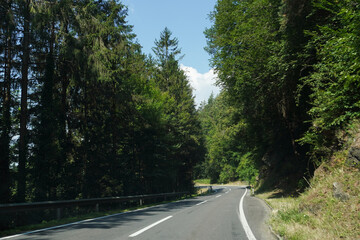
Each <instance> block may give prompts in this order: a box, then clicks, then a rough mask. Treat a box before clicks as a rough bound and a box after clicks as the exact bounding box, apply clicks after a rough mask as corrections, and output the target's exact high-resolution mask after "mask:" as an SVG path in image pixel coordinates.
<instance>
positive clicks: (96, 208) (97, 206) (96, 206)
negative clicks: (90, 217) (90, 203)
mask: <svg viewBox="0 0 360 240" xmlns="http://www.w3.org/2000/svg"><path fill="white" fill-rule="evenodd" d="M95 212H99V203H97V204H95Z"/></svg>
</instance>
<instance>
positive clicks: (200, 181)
mask: <svg viewBox="0 0 360 240" xmlns="http://www.w3.org/2000/svg"><path fill="white" fill-rule="evenodd" d="M194 183H195V185H197V186H200V185H210V178H204V179H196V180H194Z"/></svg>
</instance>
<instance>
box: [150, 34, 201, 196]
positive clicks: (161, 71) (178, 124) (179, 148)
mask: <svg viewBox="0 0 360 240" xmlns="http://www.w3.org/2000/svg"><path fill="white" fill-rule="evenodd" d="M171 35H172V34H171V31H170V30H169V29H168V28H165V29H164V31H163V32H161V34H160V39H159V40H156V41H155V45H156V46H155V47H154V48H153V51H154V53H155V55H156V56H157V59H156V60H157V66H158V67H157V70H156V72H155V82H156V84H157V85H158V86H159V88H160V89H161V90H162V91H163V92H164V93H166V94H168V95H169V98H170V99H169V100H168V103H167V106H166V107H165V112H166V114H167V115H168V123H167V124H168V126H167V129H168V135H169V137H168V140H167V142H166V143H165V144H166V145H167V146H168V150H167V153H166V161H171V162H170V166H169V168H170V169H171V170H170V171H169V173H168V174H169V176H168V177H169V178H170V179H171V183H172V189H173V190H182V189H189V188H190V187H191V186H192V170H193V166H194V164H195V163H196V162H197V159H199V158H201V146H202V140H201V137H200V132H199V121H198V119H197V112H196V110H195V105H194V97H193V96H192V89H191V87H190V84H189V81H188V79H187V77H186V75H185V73H184V72H183V71H182V70H181V69H180V66H179V62H178V61H179V59H177V58H176V57H177V56H178V55H179V54H181V51H180V50H179V48H178V40H177V39H176V38H172V36H171Z"/></svg>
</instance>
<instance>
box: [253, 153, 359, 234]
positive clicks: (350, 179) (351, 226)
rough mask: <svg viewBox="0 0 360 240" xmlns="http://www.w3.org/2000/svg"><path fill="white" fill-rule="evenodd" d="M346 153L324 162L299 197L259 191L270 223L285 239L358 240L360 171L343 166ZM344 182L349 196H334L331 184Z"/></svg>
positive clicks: (344, 189) (277, 191)
mask: <svg viewBox="0 0 360 240" xmlns="http://www.w3.org/2000/svg"><path fill="white" fill-rule="evenodd" d="M345 156H346V155H345V152H342V153H339V154H337V155H336V156H334V158H333V159H332V160H331V161H330V162H329V163H323V164H322V165H321V166H320V167H319V168H318V169H317V170H316V172H315V176H314V177H313V179H312V180H311V181H310V187H309V188H308V189H307V190H306V191H305V192H304V193H302V194H300V196H298V197H291V196H282V193H281V191H279V190H275V191H272V192H266V193H262V194H258V195H257V197H259V198H262V199H264V200H265V201H266V202H267V203H268V204H269V205H270V206H271V207H272V214H271V217H270V219H269V224H270V226H271V227H272V229H273V230H274V231H275V232H276V233H277V234H278V235H280V236H281V237H283V238H284V239H289V240H307V239H314V240H317V239H319V240H320V239H351V240H355V239H360V172H359V170H358V169H355V168H350V167H347V166H345V164H344V162H345ZM334 182H338V183H341V184H342V185H343V191H344V192H346V193H347V194H349V196H350V197H349V199H348V200H346V201H340V200H338V199H336V198H335V197H334V196H333V183H334Z"/></svg>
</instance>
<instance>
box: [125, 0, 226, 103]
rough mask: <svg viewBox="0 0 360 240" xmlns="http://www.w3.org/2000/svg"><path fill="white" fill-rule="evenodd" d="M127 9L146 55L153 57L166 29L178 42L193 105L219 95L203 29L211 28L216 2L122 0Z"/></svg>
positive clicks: (212, 0)
mask: <svg viewBox="0 0 360 240" xmlns="http://www.w3.org/2000/svg"><path fill="white" fill-rule="evenodd" d="M122 3H123V4H124V5H126V6H128V8H129V11H128V17H127V20H128V23H129V24H130V25H133V26H134V28H133V31H134V33H135V34H136V35H137V39H138V41H139V43H140V44H141V46H143V49H142V50H143V52H144V53H145V54H152V53H153V52H152V50H151V48H152V47H154V41H155V39H159V37H160V32H161V31H163V30H164V28H165V27H168V28H169V29H170V31H171V32H172V33H173V36H174V37H177V38H178V40H179V47H180V48H181V49H182V54H184V55H185V56H184V58H183V59H182V60H181V62H180V63H181V65H182V68H183V69H184V70H185V72H186V73H187V75H188V77H189V80H190V83H191V84H192V86H193V88H194V95H195V102H196V103H197V104H198V105H199V103H200V102H201V101H203V100H207V98H208V97H209V95H210V94H211V92H214V94H215V95H216V94H218V92H219V88H218V87H215V86H214V85H213V84H214V82H215V78H216V76H215V74H214V72H213V71H212V70H211V69H210V66H209V58H210V56H209V55H208V53H207V52H206V51H205V50H204V47H205V46H206V38H205V36H204V33H203V32H204V30H205V29H206V28H207V27H210V26H211V22H210V20H209V18H208V15H209V13H210V12H211V11H212V10H213V9H214V6H215V4H216V0H182V1H175V0H122Z"/></svg>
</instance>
